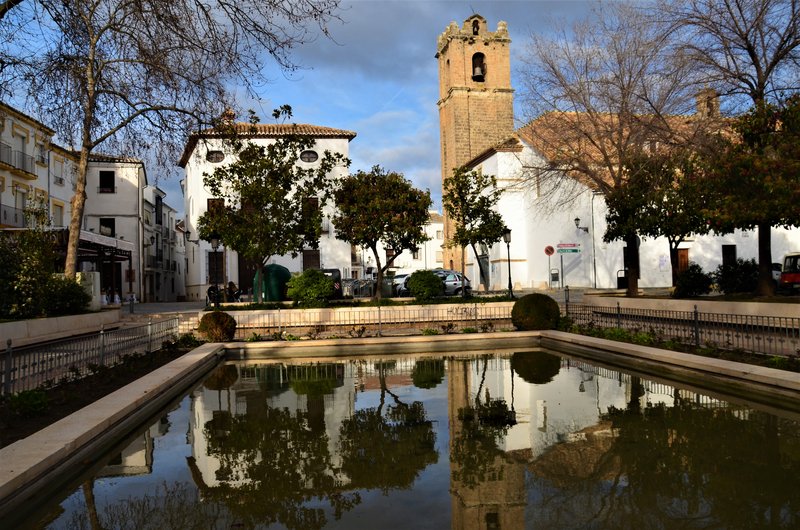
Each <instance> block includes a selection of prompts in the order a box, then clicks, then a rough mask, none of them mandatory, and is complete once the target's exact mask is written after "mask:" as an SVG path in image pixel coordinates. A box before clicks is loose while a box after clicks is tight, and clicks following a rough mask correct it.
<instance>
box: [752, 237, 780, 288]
mask: <svg viewBox="0 0 800 530" xmlns="http://www.w3.org/2000/svg"><path fill="white" fill-rule="evenodd" d="M774 294H775V283H774V282H773V280H772V227H771V226H770V225H769V223H759V224H758V287H757V288H756V295H758V296H773V295H774Z"/></svg>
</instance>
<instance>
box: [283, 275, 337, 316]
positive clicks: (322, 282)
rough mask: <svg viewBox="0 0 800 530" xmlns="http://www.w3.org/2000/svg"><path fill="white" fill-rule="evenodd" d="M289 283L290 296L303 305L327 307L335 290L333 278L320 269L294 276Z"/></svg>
mask: <svg viewBox="0 0 800 530" xmlns="http://www.w3.org/2000/svg"><path fill="white" fill-rule="evenodd" d="M287 285H288V291H287V294H288V296H289V298H291V299H292V300H293V301H294V303H295V304H296V305H300V306H302V307H325V306H326V305H327V303H328V300H329V299H330V298H331V297H332V296H333V292H334V290H333V279H331V278H330V277H328V276H325V273H323V272H322V271H321V270H318V269H307V270H304V271H303V273H302V274H299V275H297V276H292V279H291V280H289V283H288V284H287Z"/></svg>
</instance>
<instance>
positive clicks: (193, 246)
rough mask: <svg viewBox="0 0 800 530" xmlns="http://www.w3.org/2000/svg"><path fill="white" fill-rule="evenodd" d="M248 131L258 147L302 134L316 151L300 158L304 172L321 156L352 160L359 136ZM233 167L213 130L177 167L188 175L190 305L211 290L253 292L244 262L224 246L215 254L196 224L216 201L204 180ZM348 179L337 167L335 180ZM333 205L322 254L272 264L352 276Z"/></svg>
mask: <svg viewBox="0 0 800 530" xmlns="http://www.w3.org/2000/svg"><path fill="white" fill-rule="evenodd" d="M240 126H241V128H242V130H243V131H247V133H246V140H247V141H248V142H253V143H255V144H259V145H268V144H270V143H273V142H275V141H276V139H277V138H280V137H282V136H285V135H288V134H299V135H302V136H307V137H310V138H312V139H313V140H314V145H313V146H312V147H311V148H309V149H308V150H307V151H304V153H302V155H301V160H300V161H298V164H302V165H303V167H304V168H313V167H315V166H318V165H319V163H320V162H321V160H322V157H323V153H325V152H326V151H330V152H331V153H339V154H341V155H343V156H344V157H347V156H348V152H349V143H350V140H352V139H353V138H355V136H356V133H354V132H351V131H345V130H341V129H332V128H329V127H321V126H317V125H301V124H297V125H288V124H274V125H273V124H258V125H255V126H254V128H251V126H250V125H249V124H241V125H240ZM233 161H234V156H233V155H231V154H230V149H229V148H227V143H226V138H224V137H221V136H220V135H217V134H215V132H214V131H213V130H210V131H205V132H201V133H199V134H197V135H193V136H192V137H190V139H189V142H188V143H187V145H186V148H185V150H184V153H183V156H182V157H181V160H180V162H179V165H180V166H181V167H182V168H183V169H184V172H185V173H184V175H185V177H184V180H183V181H182V187H183V193H184V212H185V216H186V217H185V230H186V233H187V234H188V236H187V241H188V244H187V247H186V261H187V267H188V268H187V273H186V274H187V275H186V297H187V299H188V300H203V299H205V298H206V293H207V290H208V288H209V287H210V286H212V285H214V284H215V283H216V284H219V285H226V284H227V283H228V282H234V283H235V284H236V285H237V286H239V288H240V289H241V290H242V292H243V293H248V292H251V289H252V284H253V274H254V271H252V268H251V267H248V264H246V263H245V262H244V260H241V259H240V258H239V256H238V254H237V253H236V252H235V251H233V250H231V249H228V248H225V247H224V245H223V246H220V247H219V248H218V249H216V250H214V249H213V248H212V247H211V245H210V243H209V242H208V241H203V240H200V239H199V238H198V233H199V232H198V220H199V219H200V217H201V216H202V215H203V214H204V213H205V212H206V211H207V210H208V205H209V201H213V200H214V199H216V197H213V196H212V195H211V193H210V192H209V190H208V189H207V188H206V187H205V186H204V183H203V174H204V173H212V172H213V171H214V169H216V168H217V167H220V166H222V165H225V164H230V163H231V162H233ZM347 174H348V169H347V167H346V166H345V165H341V166H337V167H335V168H334V169H333V170H332V172H331V175H330V176H331V177H332V178H341V177H344V176H346V175H347ZM332 214H333V205H332V204H327V205H326V206H325V208H323V220H322V236H321V238H320V241H319V249H318V250H315V249H310V248H309V249H306V250H304V251H303V252H302V253H301V254H299V255H298V256H297V257H294V258H293V257H292V256H290V255H285V256H273V257H271V258H270V259H269V263H276V264H278V265H282V266H284V267H286V268H287V269H289V271H291V272H301V271H303V270H305V269H309V268H315V269H339V271H340V272H341V275H342V277H343V278H349V277H351V275H352V261H353V260H352V254H353V253H352V252H351V245H350V244H349V243H347V242H345V241H340V240H338V239H336V237H335V234H334V227H333V225H332V223H331V216H332Z"/></svg>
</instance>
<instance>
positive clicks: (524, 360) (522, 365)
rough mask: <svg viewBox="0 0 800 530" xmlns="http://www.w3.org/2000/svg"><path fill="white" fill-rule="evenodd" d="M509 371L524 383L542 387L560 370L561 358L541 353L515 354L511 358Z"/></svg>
mask: <svg viewBox="0 0 800 530" xmlns="http://www.w3.org/2000/svg"><path fill="white" fill-rule="evenodd" d="M511 369H512V370H514V371H515V372H516V373H517V375H518V376H520V377H521V378H522V379H523V380H524V381H525V382H526V383H531V384H534V385H544V384H546V383H549V382H550V381H552V380H553V378H554V377H555V376H556V375H558V372H559V371H560V370H561V357H559V356H558V355H553V354H552V353H547V352H543V351H526V352H516V353H515V354H514V355H512V356H511Z"/></svg>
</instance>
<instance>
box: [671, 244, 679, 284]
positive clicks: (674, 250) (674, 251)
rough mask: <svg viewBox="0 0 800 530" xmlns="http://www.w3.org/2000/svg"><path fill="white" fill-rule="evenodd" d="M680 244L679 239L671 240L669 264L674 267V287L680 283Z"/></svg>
mask: <svg viewBox="0 0 800 530" xmlns="http://www.w3.org/2000/svg"><path fill="white" fill-rule="evenodd" d="M678 245H680V242H679V241H677V242H675V243H673V242H672V241H670V242H669V264H670V266H671V267H672V286H673V287H675V286H676V285H677V284H678V268H679V267H680V264H679V263H678Z"/></svg>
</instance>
